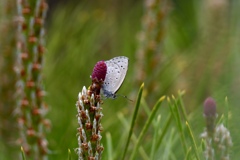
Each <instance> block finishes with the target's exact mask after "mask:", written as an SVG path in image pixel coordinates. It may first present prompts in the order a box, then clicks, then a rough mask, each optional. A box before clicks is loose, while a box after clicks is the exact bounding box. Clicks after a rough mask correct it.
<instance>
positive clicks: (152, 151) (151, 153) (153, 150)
mask: <svg viewBox="0 0 240 160" xmlns="http://www.w3.org/2000/svg"><path fill="white" fill-rule="evenodd" d="M160 120H161V115H158V117H157V119H156V123H155V125H154V136H153V142H152V147H151V152H150V159H151V160H153V159H154V154H155V148H156V144H157V139H158V131H159V130H160Z"/></svg>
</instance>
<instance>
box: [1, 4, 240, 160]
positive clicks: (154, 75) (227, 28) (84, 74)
mask: <svg viewBox="0 0 240 160" xmlns="http://www.w3.org/2000/svg"><path fill="white" fill-rule="evenodd" d="M104 2H106V1H104ZM161 2H162V1H160V2H159V3H160V5H161V6H160V7H159V8H158V7H156V8H157V9H156V8H154V9H156V12H150V15H152V14H153V15H154V14H156V13H158V11H159V10H160V11H163V10H162V9H163V8H162V7H167V8H166V9H167V12H166V13H167V14H164V17H162V18H163V19H157V22H158V23H159V24H160V25H161V27H162V28H161V27H160V28H157V29H160V30H161V35H164V36H162V37H161V39H160V41H158V43H157V44H158V45H157V47H160V49H159V50H157V52H154V54H155V55H154V56H156V57H157V58H158V57H160V60H159V61H158V60H157V59H156V60H157V61H156V63H154V64H152V63H150V62H152V61H151V59H152V60H154V58H153V57H154V56H153V57H149V56H148V54H145V55H144V56H143V57H141V58H140V57H138V56H139V54H138V51H139V50H141V48H140V47H142V46H141V42H139V39H138V38H139V37H138V36H137V35H139V33H143V34H144V33H146V32H147V30H144V22H142V19H143V16H145V15H146V14H147V13H149V12H148V10H147V9H146V6H145V4H146V3H145V2H142V1H137V2H135V3H134V4H133V3H131V2H127V1H126V2H125V1H124V2H122V3H116V4H117V5H116V4H115V3H110V2H108V3H103V2H98V3H96V4H91V3H88V2H85V1H82V2H81V3H79V4H76V3H75V4H70V3H69V4H64V5H63V4H59V5H58V6H57V7H56V8H55V10H54V11H52V12H51V17H49V19H48V22H47V27H48V29H47V42H46V44H47V53H46V54H45V55H44V56H45V62H44V64H45V65H44V68H43V75H44V87H45V89H46V90H47V96H46V97H45V101H46V102H47V103H48V104H49V105H50V106H49V113H48V114H47V118H49V119H51V122H52V130H51V132H50V133H49V134H48V135H47V139H48V141H49V152H48V154H49V159H67V158H68V159H76V158H77V155H76V154H75V153H74V149H75V148H77V146H78V142H77V140H76V128H77V125H78V124H77V121H76V116H75V115H76V108H75V101H76V98H77V97H76V95H77V94H78V92H79V91H80V90H81V89H82V86H84V85H85V84H88V83H89V80H90V78H89V76H90V74H91V72H92V69H93V67H94V65H95V63H96V62H97V61H100V60H106V59H110V58H112V57H114V56H119V55H124V56H127V57H129V69H128V73H127V75H126V78H125V80H124V83H123V85H122V87H121V88H120V90H119V91H118V92H119V93H120V94H123V95H126V96H128V97H129V99H131V100H133V101H134V102H131V101H128V100H127V99H124V98H122V97H119V98H118V99H115V100H111V99H106V100H104V105H103V110H102V112H103V114H104V118H103V119H102V122H101V123H102V126H103V131H102V133H101V135H102V143H103V146H104V148H105V150H104V152H103V154H102V159H121V158H122V157H123V154H125V156H124V157H125V158H124V159H130V158H132V159H204V150H205V149H206V145H205V144H206V143H205V141H204V139H201V138H200V135H201V133H202V132H203V131H204V128H205V126H206V124H205V119H204V117H203V102H204V100H205V98H206V97H209V96H211V97H213V98H214V99H215V101H216V104H217V113H218V118H217V120H216V122H219V124H221V123H222V122H224V123H223V124H224V126H225V127H226V128H227V129H228V130H229V131H230V135H231V137H232V141H233V146H232V147H231V148H230V159H238V157H239V156H240V153H239V152H238V150H239V145H240V138H239V136H238V135H239V129H238V128H239V127H238V121H239V116H238V114H237V113H239V108H238V107H237V106H238V99H239V98H240V96H239V94H238V91H239V90H240V87H239V85H238V84H239V79H240V76H239V69H238V68H239V67H238V66H239V62H240V55H239V49H240V48H239V45H238V44H239V42H240V38H239V37H240V32H239V29H238V28H239V24H240V18H239V16H240V14H239V9H238V8H239V7H240V2H239V1H238V0H232V1H231V2H230V1H227V0H221V1H219V0H204V1H188V0H183V1H179V0H176V1H167V3H165V4H164V5H163V4H162V3H161ZM220 2H221V3H220ZM161 13H162V12H161ZM157 26H158V25H157ZM156 32H157V31H156ZM156 32H155V31H154V30H153V32H151V34H153V37H154V36H155V34H156ZM2 40H3V39H2V37H1V41H2ZM147 42H148V41H147ZM147 42H146V43H147ZM140 64H145V65H140ZM140 68H142V69H144V70H140ZM139 70H140V72H141V71H144V72H145V73H144V75H143V76H142V77H141V78H139V77H137V72H139ZM136 80H138V83H136ZM142 82H144V84H145V88H143V90H142V95H141V98H140V99H138V98H137V95H138V94H137V93H138V90H139V87H140V84H141V83H142ZM151 82H154V83H151ZM179 89H180V90H185V92H184V94H183V92H178V90H179ZM162 96H166V98H165V99H164V100H162V99H161V108H159V109H156V106H158V104H159V103H160V102H159V98H161V97H162ZM226 96H227V97H228V101H227V102H228V103H226V101H225V97H226ZM137 102H138V103H137ZM136 103H137V104H138V105H137V107H139V108H138V112H137V114H136V115H134V113H136V112H135V109H137V108H136ZM154 104H156V105H155V106H154ZM108 106H111V107H108ZM157 108H158V107H157ZM227 108H228V109H227ZM133 115H134V116H133ZM133 117H134V118H133ZM133 122H134V123H133ZM225 122H226V123H225ZM217 124H218V123H217ZM129 131H131V132H129ZM1 136H2V135H1ZM126 144H127V145H126ZM1 146H3V145H1ZM126 146H127V147H126ZM3 147H5V146H3ZM5 149H6V150H7V149H9V148H5ZM124 150H125V152H124ZM123 152H124V153H123ZM18 153H19V155H20V154H21V150H20V148H19V152H18ZM22 153H23V152H22ZM2 155H3V157H7V156H4V155H5V153H3V154H2ZM22 156H25V154H22Z"/></svg>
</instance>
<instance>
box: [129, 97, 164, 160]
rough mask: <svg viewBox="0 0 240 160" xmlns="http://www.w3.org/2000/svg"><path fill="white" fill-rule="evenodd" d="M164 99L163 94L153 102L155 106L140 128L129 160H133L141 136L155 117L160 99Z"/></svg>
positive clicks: (160, 102)
mask: <svg viewBox="0 0 240 160" xmlns="http://www.w3.org/2000/svg"><path fill="white" fill-rule="evenodd" d="M164 99H165V96H163V97H161V98H160V99H159V100H158V101H157V103H156V104H155V106H154V107H153V109H152V111H151V114H150V116H149V117H148V119H147V121H146V123H145V124H144V126H143V129H142V131H141V133H140V135H139V138H138V140H137V144H136V145H135V147H134V150H133V152H132V155H131V158H130V159H131V160H133V159H134V158H135V155H136V153H137V150H138V148H139V146H140V144H141V142H142V140H143V136H144V135H145V134H146V132H147V130H148V128H149V127H150V125H151V123H152V120H153V118H154V117H155V115H156V113H157V110H158V109H159V107H160V106H161V104H162V101H163V100H164Z"/></svg>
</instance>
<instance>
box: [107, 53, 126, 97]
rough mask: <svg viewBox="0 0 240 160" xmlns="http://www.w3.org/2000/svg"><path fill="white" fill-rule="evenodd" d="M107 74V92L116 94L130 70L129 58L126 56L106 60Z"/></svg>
mask: <svg viewBox="0 0 240 160" xmlns="http://www.w3.org/2000/svg"><path fill="white" fill-rule="evenodd" d="M105 63H106V65H107V74H106V77H105V80H104V84H103V90H104V91H106V93H111V94H113V95H114V94H115V93H116V92H117V90H118V89H119V88H120V86H121V85H122V83H123V80H124V78H125V76H126V73H127V70H128V58H127V57H124V56H120V57H115V58H113V59H110V60H108V61H105Z"/></svg>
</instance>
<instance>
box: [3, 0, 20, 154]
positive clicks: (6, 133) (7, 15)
mask: <svg viewBox="0 0 240 160" xmlns="http://www.w3.org/2000/svg"><path fill="white" fill-rule="evenodd" d="M15 8H16V6H15V0H8V1H1V2H0V12H1V13H0V33H1V37H0V61H1V62H0V75H1V76H0V135H1V139H2V141H3V142H4V143H5V144H6V145H8V147H12V145H11V144H10V143H9V142H12V141H13V140H14V139H15V138H16V136H17V135H16V131H17V127H16V125H15V119H14V117H13V116H12V113H13V110H14V109H15V108H14V107H15V102H14V100H13V99H14V93H15V88H14V85H15V83H16V74H15V72H14V70H13V66H14V64H15V48H14V46H15V44H16V41H15V34H16V27H15V26H14V23H13V22H14V21H13V17H14V16H15ZM8 151H9V152H12V148H11V149H8ZM10 155H13V154H12V153H10Z"/></svg>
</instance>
